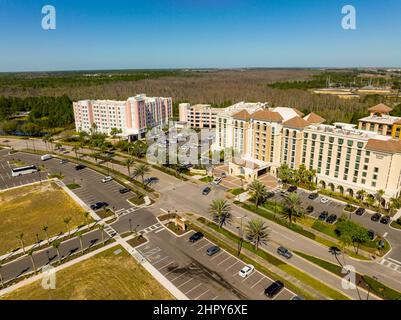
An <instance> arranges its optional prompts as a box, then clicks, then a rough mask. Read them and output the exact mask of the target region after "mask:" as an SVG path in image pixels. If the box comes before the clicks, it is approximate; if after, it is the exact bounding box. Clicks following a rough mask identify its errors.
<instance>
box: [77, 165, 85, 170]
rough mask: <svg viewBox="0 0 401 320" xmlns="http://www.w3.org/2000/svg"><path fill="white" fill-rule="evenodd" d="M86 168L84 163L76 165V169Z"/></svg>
mask: <svg viewBox="0 0 401 320" xmlns="http://www.w3.org/2000/svg"><path fill="white" fill-rule="evenodd" d="M85 168H86V166H85V165H83V164H77V165H76V166H75V170H77V171H78V170H82V169H85Z"/></svg>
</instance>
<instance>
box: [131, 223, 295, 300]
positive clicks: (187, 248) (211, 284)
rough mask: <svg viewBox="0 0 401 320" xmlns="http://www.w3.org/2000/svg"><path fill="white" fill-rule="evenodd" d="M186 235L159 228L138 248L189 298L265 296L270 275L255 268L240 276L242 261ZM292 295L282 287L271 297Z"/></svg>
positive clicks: (203, 240)
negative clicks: (147, 241) (250, 272)
mask: <svg viewBox="0 0 401 320" xmlns="http://www.w3.org/2000/svg"><path fill="white" fill-rule="evenodd" d="M189 237H190V234H189V235H186V236H184V237H180V238H176V237H174V236H173V235H171V234H170V233H169V232H168V231H166V230H162V229H160V230H158V231H156V232H155V233H154V234H152V235H151V237H150V242H149V243H147V244H145V245H143V246H142V247H140V248H138V251H139V252H141V254H142V255H143V256H144V257H145V258H146V259H147V260H148V261H149V262H150V263H152V265H153V266H154V267H155V268H156V269H157V270H159V272H161V273H162V274H163V275H164V276H165V277H166V278H167V279H169V280H170V281H171V282H172V283H173V284H174V285H175V286H176V287H177V288H178V289H179V290H181V291H182V293H184V294H185V295H186V296H187V297H188V298H189V299H191V300H224V299H229V300H232V299H256V300H269V298H267V297H266V296H265V295H264V290H265V289H266V288H267V287H268V286H269V285H270V284H272V283H273V282H274V281H273V280H272V279H270V278H268V277H267V276H265V275H263V274H262V273H260V272H259V271H257V270H255V271H254V272H253V273H252V274H250V275H249V276H248V277H247V278H242V277H240V276H239V275H238V272H239V271H240V270H241V269H242V268H243V267H244V266H245V265H246V264H245V263H244V262H242V261H241V260H239V259H238V258H237V257H235V256H233V255H231V254H229V253H228V252H226V251H224V250H220V251H219V252H218V253H216V254H215V255H213V256H211V257H209V256H208V255H207V254H206V250H207V248H209V247H211V246H213V245H214V244H213V243H212V242H211V241H209V240H208V239H205V238H203V239H201V240H199V241H197V242H195V243H191V242H189V241H188V238H189ZM166 243H168V244H169V246H166V245H165V244H166ZM171 247H175V248H174V249H175V250H174V251H171V249H170V248H171ZM180 253H181V254H180ZM293 296H294V293H292V292H290V291H289V290H287V289H285V288H284V289H283V290H282V291H281V292H280V293H279V294H277V295H276V296H275V297H274V298H273V299H274V300H289V299H291V298H292V297H293Z"/></svg>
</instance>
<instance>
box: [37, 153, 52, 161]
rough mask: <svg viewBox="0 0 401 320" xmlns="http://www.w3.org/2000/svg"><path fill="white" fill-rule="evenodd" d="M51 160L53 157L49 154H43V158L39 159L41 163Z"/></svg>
mask: <svg viewBox="0 0 401 320" xmlns="http://www.w3.org/2000/svg"><path fill="white" fill-rule="evenodd" d="M52 158H53V156H52V155H51V154H45V155H43V156H41V157H40V159H41V160H42V161H45V160H50V159H52Z"/></svg>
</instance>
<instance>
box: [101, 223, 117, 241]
mask: <svg viewBox="0 0 401 320" xmlns="http://www.w3.org/2000/svg"><path fill="white" fill-rule="evenodd" d="M104 231H105V232H106V233H107V235H108V236H109V237H110V238H113V237H115V236H116V235H117V231H116V230H114V229H113V228H112V227H111V226H109V225H106V226H105V227H104Z"/></svg>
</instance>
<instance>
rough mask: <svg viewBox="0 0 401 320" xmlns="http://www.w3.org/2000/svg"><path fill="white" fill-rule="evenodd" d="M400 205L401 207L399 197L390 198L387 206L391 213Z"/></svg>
mask: <svg viewBox="0 0 401 320" xmlns="http://www.w3.org/2000/svg"><path fill="white" fill-rule="evenodd" d="M400 207H401V201H400V199H399V198H390V202H389V208H390V212H391V213H393V212H394V211H396V210H397V209H399V208H400Z"/></svg>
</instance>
